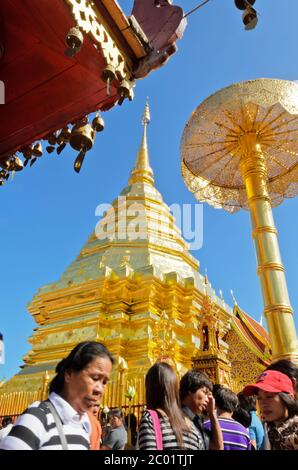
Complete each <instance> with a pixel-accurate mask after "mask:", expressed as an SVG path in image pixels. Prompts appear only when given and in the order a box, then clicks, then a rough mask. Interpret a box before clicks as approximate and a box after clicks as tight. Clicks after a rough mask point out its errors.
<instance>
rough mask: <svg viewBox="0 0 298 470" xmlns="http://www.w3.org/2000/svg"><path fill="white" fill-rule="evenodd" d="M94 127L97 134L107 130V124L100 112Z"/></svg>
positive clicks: (97, 114) (95, 119) (94, 121)
mask: <svg viewBox="0 0 298 470" xmlns="http://www.w3.org/2000/svg"><path fill="white" fill-rule="evenodd" d="M92 127H93V129H94V130H95V131H96V132H101V131H103V130H104V128H105V122H104V120H103V118H102V117H101V114H100V112H99V111H98V112H97V113H96V115H95V118H94V119H93V121H92Z"/></svg>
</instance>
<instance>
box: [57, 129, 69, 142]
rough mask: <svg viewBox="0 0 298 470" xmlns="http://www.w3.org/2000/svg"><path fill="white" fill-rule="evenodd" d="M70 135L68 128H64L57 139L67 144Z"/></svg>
mask: <svg viewBox="0 0 298 470" xmlns="http://www.w3.org/2000/svg"><path fill="white" fill-rule="evenodd" d="M70 135H71V130H70V129H69V127H68V126H65V127H63V129H62V131H61V132H60V135H59V137H61V138H62V139H63V142H69V138H70Z"/></svg>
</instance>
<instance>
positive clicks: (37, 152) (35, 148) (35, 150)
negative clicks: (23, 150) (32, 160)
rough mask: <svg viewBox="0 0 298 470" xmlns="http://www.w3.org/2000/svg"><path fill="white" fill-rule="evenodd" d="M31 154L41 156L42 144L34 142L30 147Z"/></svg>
mask: <svg viewBox="0 0 298 470" xmlns="http://www.w3.org/2000/svg"><path fill="white" fill-rule="evenodd" d="M32 155H34V157H41V156H42V145H41V143H40V142H38V143H37V144H35V145H34V146H33V148H32Z"/></svg>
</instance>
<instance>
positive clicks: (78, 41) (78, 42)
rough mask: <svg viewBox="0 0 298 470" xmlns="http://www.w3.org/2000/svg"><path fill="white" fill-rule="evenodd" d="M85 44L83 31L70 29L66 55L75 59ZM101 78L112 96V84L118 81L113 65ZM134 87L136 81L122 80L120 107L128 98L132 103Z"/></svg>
mask: <svg viewBox="0 0 298 470" xmlns="http://www.w3.org/2000/svg"><path fill="white" fill-rule="evenodd" d="M83 42H84V36H83V33H82V31H81V29H80V28H79V27H78V26H74V27H73V28H70V30H69V31H68V33H67V35H66V39H65V43H66V45H67V49H66V50H65V55H66V56H67V57H70V58H71V57H74V55H75V54H77V53H78V52H80V50H81V48H82V46H83ZM101 78H102V80H103V81H104V82H105V83H106V85H107V96H111V84H112V83H113V82H115V81H116V80H118V77H117V71H116V69H115V67H114V66H113V65H112V64H107V65H106V67H105V69H104V70H103V72H102V75H101ZM119 78H120V77H119ZM133 86H134V81H128V80H122V81H121V82H120V85H119V87H118V94H119V96H120V99H119V101H118V104H119V105H121V104H122V103H123V101H124V100H125V99H126V98H128V99H129V100H130V101H131V100H132V99H133Z"/></svg>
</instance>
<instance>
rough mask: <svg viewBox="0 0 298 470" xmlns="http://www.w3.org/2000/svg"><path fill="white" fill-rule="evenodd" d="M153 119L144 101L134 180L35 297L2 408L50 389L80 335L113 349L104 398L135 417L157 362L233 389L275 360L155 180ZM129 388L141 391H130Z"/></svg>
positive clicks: (0, 411)
mask: <svg viewBox="0 0 298 470" xmlns="http://www.w3.org/2000/svg"><path fill="white" fill-rule="evenodd" d="M149 121H150V114H149V107H148V104H146V107H145V112H144V116H143V126H144V133H143V138H142V143H141V147H140V150H139V153H138V156H137V160H136V164H135V167H134V168H133V170H132V172H131V175H130V178H129V181H128V186H126V187H125V188H124V189H123V191H122V192H121V195H120V197H119V198H118V199H116V200H115V201H114V202H113V204H112V207H111V208H110V210H108V211H107V213H106V214H105V215H104V216H103V218H102V219H101V221H100V222H99V224H98V226H97V227H96V230H95V232H94V233H92V235H91V236H90V238H89V239H88V241H87V243H86V244H85V246H84V247H83V248H82V249H81V251H80V253H79V255H78V257H77V258H76V259H75V260H74V261H73V263H71V265H70V266H69V267H68V268H67V270H66V271H65V272H64V273H63V275H62V276H61V278H60V279H59V280H58V281H57V282H54V283H52V284H48V285H46V286H44V287H42V288H41V289H39V291H38V293H37V294H36V295H35V296H34V298H33V300H32V301H31V303H30V304H29V306H28V310H29V312H30V313H31V315H33V317H34V319H35V321H36V323H37V328H35V329H34V333H33V335H32V336H31V338H30V339H29V341H30V343H31V344H32V349H31V351H30V352H29V353H28V354H27V355H26V356H25V357H24V364H23V365H22V366H21V370H20V372H19V373H17V374H16V375H15V376H14V377H13V378H12V379H11V380H9V381H8V382H6V383H5V384H4V385H3V386H2V387H1V388H0V416H3V415H7V414H10V415H16V414H19V413H21V412H22V410H23V409H24V408H25V407H26V406H27V405H28V403H30V402H31V401H33V400H36V399H40V398H43V397H45V396H46V393H47V384H48V382H49V380H50V378H51V377H52V375H53V374H54V370H55V366H56V363H57V362H58V361H59V360H60V359H61V358H62V357H64V356H65V355H66V354H67V353H68V351H69V350H71V349H72V348H73V347H74V346H75V344H76V343H78V342H79V341H85V340H97V341H101V342H103V343H104V344H105V345H106V346H107V347H108V348H109V349H110V350H111V351H112V353H113V354H114V356H115V357H116V365H115V367H114V371H113V375H112V378H111V382H110V383H109V385H108V387H107V390H106V392H105V396H104V401H103V405H107V406H108V407H109V408H111V407H115V406H121V407H125V408H126V409H127V408H128V406H129V405H132V406H133V409H134V412H135V413H136V414H137V415H139V412H140V411H141V409H142V407H143V405H144V403H145V393H144V378H145V375H146V372H147V370H148V368H149V367H150V366H151V365H152V364H153V363H154V362H156V361H158V360H165V361H169V362H170V363H172V364H173V365H174V366H175V369H176V371H177V374H178V375H179V376H181V375H182V374H183V373H184V372H185V371H186V370H187V369H189V368H191V367H196V368H199V369H202V370H204V371H205V372H206V373H207V374H208V375H209V376H210V378H211V379H212V381H213V382H220V383H223V384H226V385H228V386H230V387H231V388H233V389H234V390H235V391H238V390H240V389H241V388H242V386H243V385H244V384H246V383H248V382H250V381H251V380H254V379H255V376H256V375H258V374H259V372H260V371H262V370H263V369H264V367H265V366H266V365H267V364H268V363H269V362H270V357H271V355H270V344H269V340H268V334H267V332H266V331H265V330H264V328H263V327H262V326H261V325H260V324H259V323H257V322H256V321H255V320H253V319H252V318H251V317H250V316H248V315H247V314H246V313H245V312H243V311H242V310H241V309H240V307H238V305H237V302H236V301H235V302H234V308H233V309H232V308H231V307H229V306H228V305H227V304H226V303H225V301H224V299H223V298H222V296H217V295H216V294H215V291H214V290H213V288H212V286H211V284H210V282H209V280H208V278H207V276H206V275H205V276H203V275H201V274H200V272H199V263H198V261H197V260H196V259H195V258H194V257H193V256H192V255H191V254H190V253H189V248H188V244H187V243H186V242H185V241H184V239H183V238H182V236H181V233H180V230H179V229H178V227H177V226H176V224H175V220H174V218H173V216H172V214H171V212H170V208H169V207H168V206H167V204H166V203H165V202H164V201H163V198H162V196H161V194H160V193H159V191H158V190H157V189H156V188H155V186H154V177H153V171H152V169H151V167H150V163H149V154H148V147H147V137H146V132H147V126H148V123H149ZM136 213H138V214H137V217H136ZM136 221H137V223H136ZM132 224H134V225H132ZM136 225H137V226H138V227H137V230H136ZM136 231H139V234H138V235H139V236H138V237H136V236H135V234H136ZM130 386H133V387H134V389H135V392H136V393H135V394H134V396H131V397H129V396H125V394H126V395H129V394H127V393H126V392H127V390H128V388H129V387H130ZM132 395H133V394H132Z"/></svg>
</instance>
